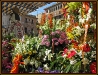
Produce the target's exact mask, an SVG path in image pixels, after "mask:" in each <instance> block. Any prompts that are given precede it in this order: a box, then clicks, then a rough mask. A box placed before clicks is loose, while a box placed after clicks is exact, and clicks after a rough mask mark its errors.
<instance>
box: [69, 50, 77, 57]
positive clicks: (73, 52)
mask: <svg viewBox="0 0 98 75" xmlns="http://www.w3.org/2000/svg"><path fill="white" fill-rule="evenodd" d="M75 54H76V52H75V51H74V50H73V51H70V53H69V54H68V56H67V57H68V58H72V57H73V56H74V55H75Z"/></svg>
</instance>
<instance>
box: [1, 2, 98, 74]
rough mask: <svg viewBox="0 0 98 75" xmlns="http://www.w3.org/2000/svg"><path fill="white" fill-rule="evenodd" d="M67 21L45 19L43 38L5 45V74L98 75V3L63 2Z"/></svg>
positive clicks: (10, 42) (3, 69)
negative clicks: (97, 48) (97, 57)
mask: <svg viewBox="0 0 98 75" xmlns="http://www.w3.org/2000/svg"><path fill="white" fill-rule="evenodd" d="M62 3H63V5H64V8H62V13H63V15H64V20H63V22H62V20H55V19H54V18H53V15H52V14H49V15H48V20H46V19H45V14H44V16H43V17H44V18H42V21H43V22H42V23H41V24H40V25H39V29H40V31H41V33H40V34H39V36H34V37H30V36H27V35H24V37H23V38H22V39H17V38H12V39H11V40H10V41H8V42H7V41H3V42H2V73H96V8H95V5H96V2H62Z"/></svg>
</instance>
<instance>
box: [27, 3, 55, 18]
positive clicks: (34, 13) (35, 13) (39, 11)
mask: <svg viewBox="0 0 98 75" xmlns="http://www.w3.org/2000/svg"><path fill="white" fill-rule="evenodd" d="M55 3H56V2H52V3H50V4H47V5H45V6H43V7H40V8H39V9H37V10H36V11H34V12H31V13H29V14H30V15H35V16H37V14H40V13H43V12H45V11H44V9H45V8H47V7H49V6H51V5H53V4H55Z"/></svg>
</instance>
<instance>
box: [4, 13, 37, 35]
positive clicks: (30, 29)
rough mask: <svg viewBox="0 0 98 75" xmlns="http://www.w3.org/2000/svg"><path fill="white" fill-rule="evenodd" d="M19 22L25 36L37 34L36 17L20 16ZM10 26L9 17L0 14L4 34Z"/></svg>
mask: <svg viewBox="0 0 98 75" xmlns="http://www.w3.org/2000/svg"><path fill="white" fill-rule="evenodd" d="M20 22H21V24H22V25H23V27H24V31H25V34H27V35H33V34H35V35H36V34H38V31H37V27H36V23H37V18H36V16H33V15H22V16H20ZM10 25H11V22H10V15H7V14H5V13H2V27H3V28H6V32H9V31H8V30H9V27H10Z"/></svg>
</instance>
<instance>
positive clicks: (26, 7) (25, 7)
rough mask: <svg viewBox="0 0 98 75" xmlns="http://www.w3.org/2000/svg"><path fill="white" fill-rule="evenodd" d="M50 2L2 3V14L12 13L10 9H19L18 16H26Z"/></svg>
mask: <svg viewBox="0 0 98 75" xmlns="http://www.w3.org/2000/svg"><path fill="white" fill-rule="evenodd" d="M48 3H51V2H2V12H4V13H6V14H11V13H12V10H11V9H12V8H14V7H15V6H16V7H17V8H19V12H20V15H24V14H28V13H30V12H33V11H35V10H36V9H38V8H40V7H42V6H44V5H46V4H48Z"/></svg>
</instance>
